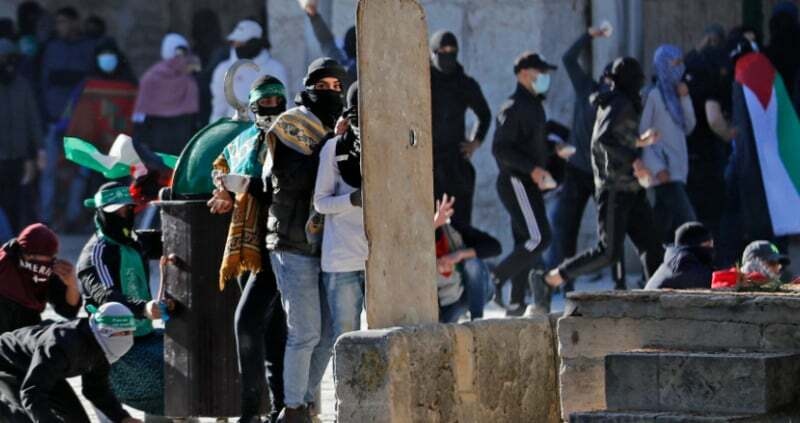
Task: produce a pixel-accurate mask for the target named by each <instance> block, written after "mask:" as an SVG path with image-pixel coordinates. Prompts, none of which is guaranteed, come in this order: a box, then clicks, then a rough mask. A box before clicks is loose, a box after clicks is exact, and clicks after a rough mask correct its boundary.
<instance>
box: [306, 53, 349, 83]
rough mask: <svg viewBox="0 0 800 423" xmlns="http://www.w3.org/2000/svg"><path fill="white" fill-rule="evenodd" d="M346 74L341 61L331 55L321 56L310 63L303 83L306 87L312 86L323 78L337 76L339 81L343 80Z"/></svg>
mask: <svg viewBox="0 0 800 423" xmlns="http://www.w3.org/2000/svg"><path fill="white" fill-rule="evenodd" d="M345 75H346V72H345V70H344V68H343V67H342V65H340V64H339V62H337V61H336V60H334V59H331V58H330V57H320V58H319V59H316V60H314V61H313V62H311V64H310V65H308V71H307V72H306V77H305V78H304V79H303V85H304V86H306V87H308V86H312V85H314V84H316V83H317V82H319V80H321V79H322V78H337V79H338V80H339V81H343V80H344V79H345Z"/></svg>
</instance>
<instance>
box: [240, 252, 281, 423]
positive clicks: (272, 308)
mask: <svg viewBox="0 0 800 423" xmlns="http://www.w3.org/2000/svg"><path fill="white" fill-rule="evenodd" d="M264 251H265V254H263V256H262V259H261V263H262V266H264V268H263V269H262V270H261V271H260V272H258V273H256V274H250V275H249V276H247V275H243V276H242V277H240V278H239V286H240V287H241V288H242V296H241V298H240V299H239V304H238V306H237V307H236V316H235V319H236V320H235V325H236V347H237V348H236V349H237V353H238V354H239V374H240V375H241V390H242V416H243V417H253V416H258V415H260V414H261V413H260V411H259V410H260V405H261V404H262V402H263V399H264V398H266V390H265V389H264V388H265V383H264V382H265V380H264V379H265V375H266V367H265V360H266V365H267V367H268V368H269V375H268V376H266V379H267V382H268V383H269V389H270V392H271V393H272V415H273V416H272V417H273V418H274V417H277V413H279V412H280V411H281V409H282V408H283V407H284V403H283V399H284V398H283V356H284V352H285V350H286V332H287V329H286V314H285V313H284V311H283V307H281V295H280V293H279V292H278V286H277V284H276V282H275V275H274V274H273V273H272V268H271V267H270V261H269V256H267V254H266V249H264ZM242 285H244V286H242Z"/></svg>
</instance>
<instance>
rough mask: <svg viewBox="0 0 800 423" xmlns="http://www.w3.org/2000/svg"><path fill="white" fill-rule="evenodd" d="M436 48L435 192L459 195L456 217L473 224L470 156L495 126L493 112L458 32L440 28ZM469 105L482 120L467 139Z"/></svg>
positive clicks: (433, 62) (433, 88)
mask: <svg viewBox="0 0 800 423" xmlns="http://www.w3.org/2000/svg"><path fill="white" fill-rule="evenodd" d="M430 48H431V91H432V93H431V102H432V107H433V121H432V123H433V190H434V195H435V196H436V198H441V197H442V195H443V194H445V193H446V194H448V195H450V196H452V197H455V198H456V200H457V201H456V203H455V206H456V210H455V214H454V215H453V221H454V222H455V223H457V224H459V225H463V226H469V225H471V223H472V197H473V195H474V194H475V168H473V167H472V163H470V158H471V157H472V154H473V153H474V152H475V151H476V150H477V149H478V148H479V147H480V146H481V143H482V142H483V139H484V138H485V137H486V133H487V132H488V131H489V126H490V125H491V124H492V112H491V111H490V110H489V105H488V104H487V103H486V98H484V96H483V92H482V91H481V87H480V85H478V82H477V81H475V80H474V79H472V78H471V77H469V76H467V75H466V74H465V73H464V68H463V67H462V66H461V64H459V63H458V40H457V39H456V36H455V35H453V33H451V32H447V31H439V32H437V33H436V34H434V35H433V37H431V44H430ZM467 110H472V111H473V112H474V113H475V115H476V116H477V117H478V124H477V125H476V126H475V127H474V128H473V129H472V131H471V132H470V135H469V136H468V137H467V138H466V139H465V136H466V125H465V124H464V119H465V117H466V113H467Z"/></svg>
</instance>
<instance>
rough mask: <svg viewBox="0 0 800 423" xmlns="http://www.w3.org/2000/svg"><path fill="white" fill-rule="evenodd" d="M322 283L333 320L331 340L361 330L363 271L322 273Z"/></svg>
mask: <svg viewBox="0 0 800 423" xmlns="http://www.w3.org/2000/svg"><path fill="white" fill-rule="evenodd" d="M322 283H323V285H324V286H325V295H326V297H327V300H328V306H329V307H330V308H331V320H333V339H334V340H336V339H339V336H341V335H342V334H343V333H347V332H352V331H354V330H359V329H361V309H362V308H363V307H364V271H363V270H360V271H355V272H337V273H328V272H323V273H322Z"/></svg>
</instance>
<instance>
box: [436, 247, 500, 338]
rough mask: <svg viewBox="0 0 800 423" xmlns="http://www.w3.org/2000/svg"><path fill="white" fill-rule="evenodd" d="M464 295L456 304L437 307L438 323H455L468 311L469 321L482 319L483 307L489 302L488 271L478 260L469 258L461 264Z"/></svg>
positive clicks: (481, 261) (484, 264)
mask: <svg viewBox="0 0 800 423" xmlns="http://www.w3.org/2000/svg"><path fill="white" fill-rule="evenodd" d="M461 268H462V273H461V275H462V279H461V280H462V283H464V293H463V294H461V298H459V300H458V301H457V302H456V303H453V304H450V305H446V306H441V307H439V322H441V323H457V322H458V319H459V318H460V317H461V316H463V315H464V313H466V312H467V310H469V314H470V319H471V320H475V319H480V318H483V307H484V306H485V305H486V303H487V302H489V299H490V292H491V290H490V287H489V285H490V284H491V282H490V281H489V269H488V268H487V267H486V263H484V262H483V260H481V259H479V258H471V259H468V260H464V261H463V262H462V263H461Z"/></svg>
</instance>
